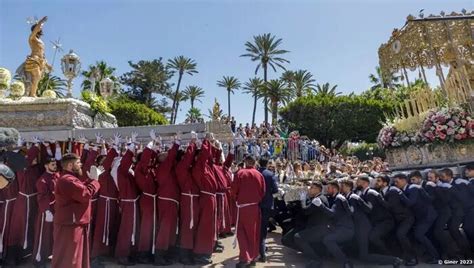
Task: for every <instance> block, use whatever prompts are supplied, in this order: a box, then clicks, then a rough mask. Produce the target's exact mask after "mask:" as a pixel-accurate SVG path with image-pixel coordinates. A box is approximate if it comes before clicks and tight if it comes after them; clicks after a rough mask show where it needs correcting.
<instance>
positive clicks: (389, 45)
mask: <svg viewBox="0 0 474 268" xmlns="http://www.w3.org/2000/svg"><path fill="white" fill-rule="evenodd" d="M473 43H474V11H469V12H468V11H466V10H464V9H463V10H462V13H456V12H452V13H451V14H445V13H444V12H441V13H440V15H429V16H428V17H426V18H425V17H424V15H423V14H420V16H419V18H415V17H414V16H412V15H409V16H408V17H407V21H406V23H405V25H404V26H403V27H402V28H401V29H394V30H393V32H392V36H391V37H390V39H389V40H388V42H386V43H384V44H382V45H381V46H380V48H379V60H380V68H381V71H382V74H384V75H389V74H393V73H397V72H402V73H404V75H405V77H406V78H407V76H408V75H407V70H409V71H416V70H418V71H419V72H420V73H421V74H422V75H423V79H424V80H425V82H426V75H425V68H428V69H431V68H433V67H434V68H435V69H436V75H437V76H438V78H439V80H440V85H441V88H442V89H443V91H444V94H445V96H446V97H447V99H448V103H449V104H450V105H460V104H466V103H467V104H469V105H470V108H471V111H474V99H473V98H474V91H473V90H474V66H473V63H474V47H473ZM442 66H444V67H449V68H450V70H449V73H448V76H447V77H445V75H444V73H443V69H442ZM418 102H422V101H421V100H419V99H418ZM418 105H421V107H423V104H418ZM406 108H408V107H406ZM413 109H416V108H415V107H413ZM421 110H424V109H421ZM407 112H408V111H407ZM418 112H420V110H418ZM408 113H409V114H410V112H408Z"/></svg>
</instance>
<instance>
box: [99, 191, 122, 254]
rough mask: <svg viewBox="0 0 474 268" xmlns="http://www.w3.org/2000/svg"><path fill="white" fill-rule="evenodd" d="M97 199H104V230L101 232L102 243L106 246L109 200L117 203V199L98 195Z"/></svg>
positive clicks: (107, 242) (107, 241) (108, 231)
mask: <svg viewBox="0 0 474 268" xmlns="http://www.w3.org/2000/svg"><path fill="white" fill-rule="evenodd" d="M99 198H104V199H105V215H104V230H103V231H102V243H104V244H105V245H106V246H108V245H109V233H110V229H109V228H110V226H109V225H110V200H113V201H116V202H118V198H115V197H110V196H105V195H99Z"/></svg>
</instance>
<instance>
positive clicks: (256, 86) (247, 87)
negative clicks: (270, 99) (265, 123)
mask: <svg viewBox="0 0 474 268" xmlns="http://www.w3.org/2000/svg"><path fill="white" fill-rule="evenodd" d="M262 86H263V80H262V79H260V78H258V77H254V78H249V81H247V82H245V83H244V87H243V90H244V93H246V94H250V95H252V97H253V113H252V126H253V125H254V124H255V115H256V113H257V100H258V99H259V98H261V97H262Z"/></svg>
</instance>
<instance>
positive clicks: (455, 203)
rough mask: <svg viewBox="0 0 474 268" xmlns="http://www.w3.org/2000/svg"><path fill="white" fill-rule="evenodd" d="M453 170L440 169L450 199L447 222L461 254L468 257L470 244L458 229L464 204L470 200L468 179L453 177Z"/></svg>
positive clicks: (462, 217) (462, 215) (461, 221)
mask: <svg viewBox="0 0 474 268" xmlns="http://www.w3.org/2000/svg"><path fill="white" fill-rule="evenodd" d="M453 177H454V175H453V171H452V170H451V169H449V168H445V169H443V170H441V178H440V179H441V181H442V182H443V183H447V184H449V185H450V186H451V187H449V192H450V194H451V200H450V202H449V205H450V208H451V212H452V213H451V219H450V220H449V222H448V229H449V233H450V234H451V236H452V237H453V239H454V241H455V242H456V245H457V246H458V248H459V250H460V253H461V255H462V256H460V257H464V258H466V257H469V256H470V255H471V246H470V245H469V241H468V240H467V237H466V236H465V235H464V234H463V233H462V232H461V231H460V226H461V224H462V223H463V221H464V206H465V205H466V204H469V203H470V202H471V199H472V196H470V195H469V194H468V184H469V181H468V180H464V179H461V178H458V179H456V180H455V179H454V178H453Z"/></svg>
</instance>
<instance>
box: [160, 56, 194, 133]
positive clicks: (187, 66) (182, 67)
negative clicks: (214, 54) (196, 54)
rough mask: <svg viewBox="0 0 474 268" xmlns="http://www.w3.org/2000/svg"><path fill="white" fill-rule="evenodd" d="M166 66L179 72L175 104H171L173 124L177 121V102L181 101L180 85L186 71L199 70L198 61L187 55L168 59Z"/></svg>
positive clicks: (191, 73)
mask: <svg viewBox="0 0 474 268" xmlns="http://www.w3.org/2000/svg"><path fill="white" fill-rule="evenodd" d="M166 66H167V68H169V69H171V70H174V71H176V72H178V84H177V85H176V91H175V92H174V97H173V105H172V106H171V109H172V112H171V124H174V123H175V122H176V114H177V112H178V109H176V107H177V106H178V105H177V103H178V102H179V101H178V94H179V87H180V86H181V79H182V78H183V75H184V74H185V73H186V74H189V75H193V74H195V73H197V72H198V71H197V70H196V66H197V64H196V62H195V61H194V60H193V59H191V58H186V57H185V56H179V57H174V58H173V59H170V60H168V64H167V65H166Z"/></svg>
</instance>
